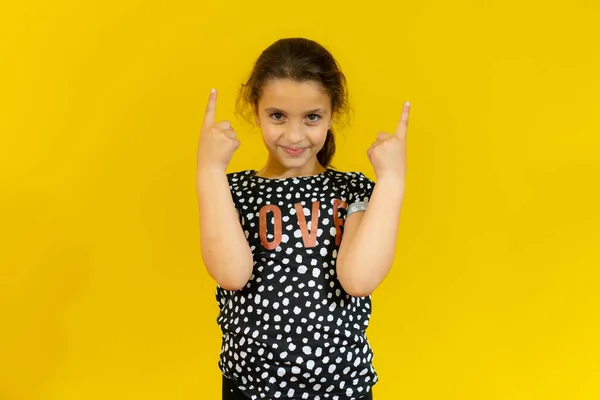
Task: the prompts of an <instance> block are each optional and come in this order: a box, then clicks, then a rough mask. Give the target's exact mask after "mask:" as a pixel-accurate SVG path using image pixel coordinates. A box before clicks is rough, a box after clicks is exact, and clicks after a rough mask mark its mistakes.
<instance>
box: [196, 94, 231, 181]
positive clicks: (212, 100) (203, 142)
mask: <svg viewBox="0 0 600 400" xmlns="http://www.w3.org/2000/svg"><path fill="white" fill-rule="evenodd" d="M216 110H217V91H216V90H215V89H213V90H212V91H211V92H210V96H209V97H208V104H207V105H206V114H205V115H204V123H203V125H202V130H201V131H200V139H199V141H198V170H202V169H206V168H208V169H219V170H223V172H225V169H226V168H227V165H228V164H229V161H230V160H231V157H233V152H234V151H236V150H237V148H238V147H240V141H239V140H238V139H237V137H236V136H237V135H236V133H235V131H234V130H233V128H232V127H231V124H230V123H229V121H220V122H217V123H215V114H216Z"/></svg>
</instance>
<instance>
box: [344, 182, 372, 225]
mask: <svg viewBox="0 0 600 400" xmlns="http://www.w3.org/2000/svg"><path fill="white" fill-rule="evenodd" d="M374 188H375V182H373V181H372V180H371V179H369V178H367V177H366V176H365V175H363V174H362V173H360V172H358V173H355V174H352V175H351V176H350V180H349V196H348V210H347V211H346V216H348V215H350V214H352V213H355V212H359V211H365V210H366V209H367V205H368V204H369V199H370V198H371V195H372V194H373V189H374Z"/></svg>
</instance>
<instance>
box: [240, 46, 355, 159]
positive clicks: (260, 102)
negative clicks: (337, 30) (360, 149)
mask: <svg viewBox="0 0 600 400" xmlns="http://www.w3.org/2000/svg"><path fill="white" fill-rule="evenodd" d="M347 103H348V91H347V87H346V78H345V76H344V74H343V73H342V71H341V69H340V67H339V65H338V64H337V62H336V60H335V59H334V58H333V56H332V55H331V53H329V51H327V50H326V49H325V48H324V47H323V46H321V45H320V44H318V43H317V42H314V41H312V40H308V39H302V38H289V39H280V40H278V41H277V42H275V43H273V44H272V45H271V46H269V47H268V48H267V49H265V50H264V51H263V52H262V54H261V55H260V56H259V57H258V59H257V60H256V63H255V64H254V68H253V69H252V72H251V74H250V77H249V78H248V80H247V82H246V83H245V84H243V85H242V88H241V91H240V95H239V98H238V111H239V112H241V113H242V114H244V111H245V110H247V109H248V108H249V109H251V111H252V116H253V117H254V119H255V121H256V123H257V124H258V125H259V126H260V127H261V128H262V136H263V141H264V143H265V146H266V147H267V149H268V151H269V157H270V162H275V163H277V164H278V165H279V166H280V167H283V168H285V169H288V168H294V169H297V168H300V167H302V166H306V165H311V164H312V163H314V162H315V160H316V161H318V163H319V164H320V165H322V166H323V167H327V166H329V164H330V163H331V159H332V158H333V154H334V153H335V139H334V135H333V128H332V123H333V118H334V117H335V118H336V120H337V119H339V117H341V116H342V115H343V114H344V113H345V111H346V108H347Z"/></svg>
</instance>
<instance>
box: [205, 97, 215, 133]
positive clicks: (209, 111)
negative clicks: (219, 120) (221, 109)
mask: <svg viewBox="0 0 600 400" xmlns="http://www.w3.org/2000/svg"><path fill="white" fill-rule="evenodd" d="M216 113H217V90H216V89H212V90H211V91H210V95H209V96H208V103H207V104H206V113H205V114H204V126H210V125H212V124H214V123H215V114H216Z"/></svg>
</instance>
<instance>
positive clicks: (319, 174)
mask: <svg viewBox="0 0 600 400" xmlns="http://www.w3.org/2000/svg"><path fill="white" fill-rule="evenodd" d="M331 171H333V169H331V168H325V171H323V172H319V173H318V174H314V175H301V176H290V177H288V178H265V177H264V176H258V175H256V173H257V172H258V171H257V170H255V169H251V170H250V176H251V177H252V178H254V179H262V180H263V181H265V182H285V181H290V180H293V179H302V180H306V179H319V178H321V177H323V176H325V175H326V174H328V173H329V172H331Z"/></svg>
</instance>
